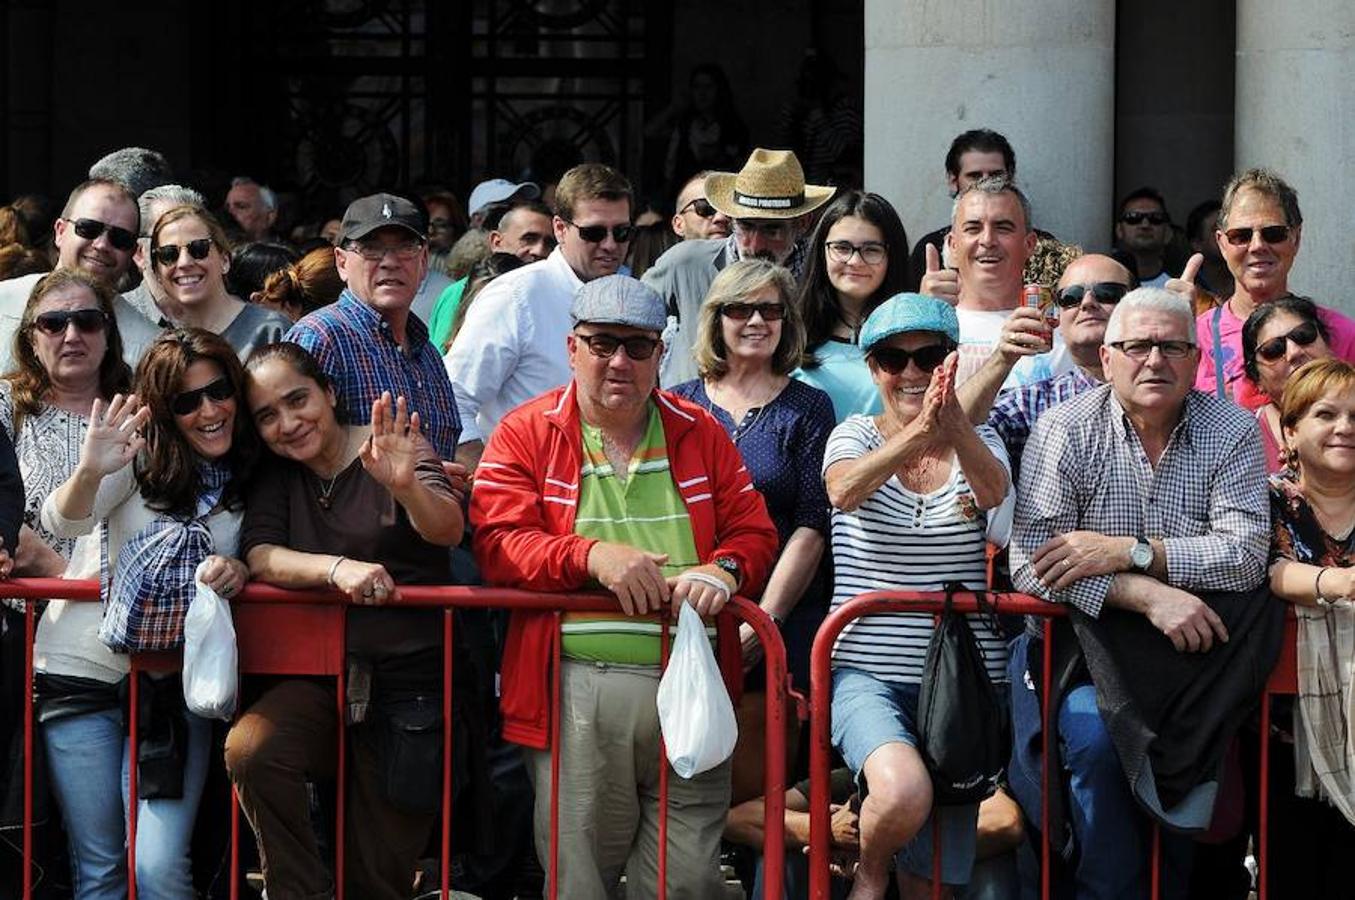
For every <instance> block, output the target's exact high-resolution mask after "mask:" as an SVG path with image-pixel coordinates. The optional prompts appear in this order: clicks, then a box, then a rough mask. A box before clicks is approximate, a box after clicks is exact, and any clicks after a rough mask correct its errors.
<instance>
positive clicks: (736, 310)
mask: <svg viewBox="0 0 1355 900" xmlns="http://www.w3.org/2000/svg"><path fill="white" fill-rule="evenodd" d="M753 313H761V314H762V321H764V322H776V321H779V320H780V319H782V318H785V315H786V307H785V305H784V304H781V303H726V304H724V305H723V306H721V307H720V315H722V316H724V317H725V318H726V319H733V320H735V321H736V322H746V321H748V320H749V319H751V318H753Z"/></svg>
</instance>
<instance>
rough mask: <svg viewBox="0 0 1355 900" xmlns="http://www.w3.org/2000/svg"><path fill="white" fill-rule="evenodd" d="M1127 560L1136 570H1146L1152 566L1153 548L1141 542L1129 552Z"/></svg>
mask: <svg viewBox="0 0 1355 900" xmlns="http://www.w3.org/2000/svg"><path fill="white" fill-rule="evenodd" d="M1129 559H1130V561H1132V562H1133V563H1134V565H1135V566H1137V567H1138V568H1140V569H1146V568H1148V567H1149V566H1150V565H1152V564H1153V548H1152V547H1151V546H1150V545H1149V544H1147V543H1145V542H1142V541H1141V542H1139V543H1137V544H1135V545H1134V549H1133V550H1131V551H1129Z"/></svg>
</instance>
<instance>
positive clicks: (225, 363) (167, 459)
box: [134, 328, 259, 516]
mask: <svg viewBox="0 0 1355 900" xmlns="http://www.w3.org/2000/svg"><path fill="white" fill-rule="evenodd" d="M198 360H206V361H208V362H213V363H216V365H217V367H218V368H219V369H221V372H222V374H223V375H225V377H226V380H227V381H228V382H229V383H230V386H231V393H232V394H233V395H234V397H235V423H234V425H233V426H232V429H231V449H230V452H229V453H228V454H227V456H226V459H225V460H224V462H225V463H226V465H227V466H228V467H229V468H230V471H231V482H230V484H229V485H228V486H227V488H226V493H225V494H224V495H223V498H222V500H223V503H224V504H225V505H226V506H227V507H230V508H238V507H239V505H240V487H241V486H242V485H243V484H244V482H245V479H246V477H247V476H248V474H249V471H250V469H251V468H252V467H253V465H254V460H255V459H257V458H258V452H259V438H258V435H257V434H256V433H255V431H254V423H253V421H252V420H251V419H250V417H249V414H248V412H247V411H246V404H245V389H244V386H245V370H244V367H243V366H241V365H240V359H239V357H237V356H236V355H235V351H234V350H233V349H231V345H230V344H228V343H226V341H225V340H224V339H223V338H221V337H220V336H219V335H215V334H213V333H212V332H210V331H204V330H203V329H201V328H176V329H174V330H173V331H167V332H165V333H164V334H162V335H161V336H160V337H158V338H157V339H156V340H155V343H153V344H151V346H150V348H149V349H147V350H146V353H145V355H144V356H142V357H141V362H140V364H139V365H138V366H137V367H136V379H135V382H134V387H135V389H136V395H137V396H138V397H139V398H140V399H141V402H143V403H145V404H146V405H147V406H148V407H150V411H151V418H150V421H149V422H148V423H147V424H146V448H145V450H143V451H142V452H141V454H140V455H139V456H138V457H137V460H136V468H135V471H136V478H137V481H138V482H139V483H140V485H141V496H142V498H143V499H145V501H146V504H147V505H148V506H150V507H151V508H152V509H156V510H159V511H161V512H166V513H169V514H170V515H173V516H191V515H192V514H193V513H194V512H195V510H196V507H197V502H198V496H199V495H200V494H201V492H202V484H201V479H200V478H199V476H198V463H199V459H198V456H197V454H196V453H194V452H193V448H192V447H190V446H189V445H188V439H187V438H186V437H184V434H183V432H182V431H181V430H180V429H179V423H178V422H177V421H176V417H175V415H174V410H173V409H171V408H170V404H171V403H172V402H173V401H174V397H175V395H176V394H178V393H179V392H180V391H182V390H183V378H184V373H185V372H187V371H188V367H189V366H191V365H193V363H195V362H197V361H198Z"/></svg>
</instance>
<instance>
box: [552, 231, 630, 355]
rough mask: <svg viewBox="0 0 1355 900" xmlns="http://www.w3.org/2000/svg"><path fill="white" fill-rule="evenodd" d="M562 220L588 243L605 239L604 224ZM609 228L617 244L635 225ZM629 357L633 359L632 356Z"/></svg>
mask: <svg viewBox="0 0 1355 900" xmlns="http://www.w3.org/2000/svg"><path fill="white" fill-rule="evenodd" d="M564 221H565V224H566V225H573V226H574V227H575V228H577V229H578V230H579V237H581V238H583V239H584V240H585V241H587V242H588V243H590V244H601V243H602V242H603V241H604V240H606V239H607V231H608V228H607V226H606V225H576V224H575V223H573V222H571V221H569V220H568V219H565V220H564ZM610 230H611V233H612V240H614V241H616V242H617V243H618V244H625V243H628V242H629V241H630V235H631V232H633V231H634V230H635V226H634V225H613V226H612V227H611V229H610ZM631 358H632V359H634V357H631Z"/></svg>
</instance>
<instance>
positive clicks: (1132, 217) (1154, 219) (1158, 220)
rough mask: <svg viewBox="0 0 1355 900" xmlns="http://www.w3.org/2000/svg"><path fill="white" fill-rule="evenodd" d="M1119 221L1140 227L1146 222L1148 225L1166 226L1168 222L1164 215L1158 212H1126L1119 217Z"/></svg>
mask: <svg viewBox="0 0 1355 900" xmlns="http://www.w3.org/2000/svg"><path fill="white" fill-rule="evenodd" d="M1120 221H1121V222H1123V223H1125V224H1126V225H1142V224H1143V223H1144V222H1147V223H1148V224H1149V225H1166V224H1167V222H1169V221H1170V220H1169V219H1168V218H1167V214H1166V213H1160V212H1127V213H1122V214H1121V215H1120Z"/></svg>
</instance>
